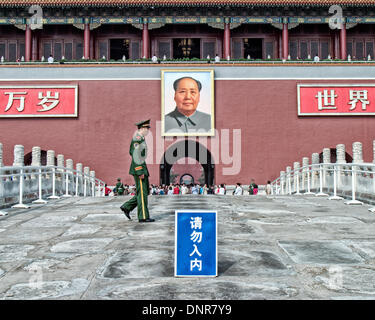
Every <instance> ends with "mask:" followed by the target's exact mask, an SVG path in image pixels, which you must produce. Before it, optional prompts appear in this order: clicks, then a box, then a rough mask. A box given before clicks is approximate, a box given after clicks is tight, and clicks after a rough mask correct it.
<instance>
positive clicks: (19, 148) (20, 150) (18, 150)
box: [13, 144, 25, 167]
mask: <svg viewBox="0 0 375 320" xmlns="http://www.w3.org/2000/svg"><path fill="white" fill-rule="evenodd" d="M24 158H25V148H24V146H23V145H20V144H17V145H15V146H14V161H13V166H14V167H22V166H24V164H25V162H24Z"/></svg>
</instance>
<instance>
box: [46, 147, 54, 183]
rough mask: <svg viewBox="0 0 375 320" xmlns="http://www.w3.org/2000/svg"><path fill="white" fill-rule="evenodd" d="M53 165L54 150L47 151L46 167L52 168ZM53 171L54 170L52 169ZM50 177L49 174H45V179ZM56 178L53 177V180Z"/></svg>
mask: <svg viewBox="0 0 375 320" xmlns="http://www.w3.org/2000/svg"><path fill="white" fill-rule="evenodd" d="M54 165H55V151H54V150H47V166H54ZM53 171H55V169H53ZM50 177H51V174H47V175H46V178H47V179H49V178H50ZM55 178H56V176H55V175H54V178H53V179H55Z"/></svg>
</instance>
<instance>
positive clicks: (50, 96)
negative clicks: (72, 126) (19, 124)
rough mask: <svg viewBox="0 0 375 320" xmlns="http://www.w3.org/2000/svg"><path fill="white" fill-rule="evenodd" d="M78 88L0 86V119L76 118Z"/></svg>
mask: <svg viewBox="0 0 375 320" xmlns="http://www.w3.org/2000/svg"><path fill="white" fill-rule="evenodd" d="M77 116H78V86H77V85H67V86H62V85H52V86H51V85H49V86H43V85H41V86H0V117H1V118H19V117H77Z"/></svg>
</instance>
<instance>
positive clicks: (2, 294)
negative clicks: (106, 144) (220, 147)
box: [0, 194, 375, 300]
mask: <svg viewBox="0 0 375 320" xmlns="http://www.w3.org/2000/svg"><path fill="white" fill-rule="evenodd" d="M127 199H128V196H123V197H121V196H118V197H86V198H84V197H70V198H61V199H56V200H51V201H49V202H48V203H47V204H31V205H30V208H29V209H19V208H9V209H7V213H8V215H7V216H3V217H0V299H5V300H8V299H82V300H87V299H129V300H131V299H141V300H143V299H145V300H148V299H161V300H163V299H190V300H198V299H223V300H224V299H225V300H231V299H239V300H242V299H285V300H290V299H374V298H375V283H374V281H373V280H374V278H375V215H374V214H373V213H371V212H369V211H368V209H369V205H367V204H363V205H362V206H347V205H345V204H344V202H343V201H339V202H337V201H329V200H327V198H322V197H315V196H311V195H301V196H298V197H297V196H292V195H270V196H266V195H263V194H260V195H257V196H248V195H243V196H229V195H227V196H219V195H207V196H202V195H183V196H150V197H149V200H150V201H149V202H150V214H151V217H152V218H155V220H156V221H155V222H154V223H149V224H140V223H138V222H137V220H136V218H135V213H134V212H133V213H132V216H133V220H130V221H129V220H128V219H126V217H125V216H124V215H123V214H122V213H121V211H120V210H119V207H120V205H121V204H122V203H123V202H124V201H125V200H127ZM175 209H216V210H217V211H218V266H219V270H218V271H219V272H218V277H216V278H175V277H174V210H175Z"/></svg>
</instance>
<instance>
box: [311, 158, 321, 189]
mask: <svg viewBox="0 0 375 320" xmlns="http://www.w3.org/2000/svg"><path fill="white" fill-rule="evenodd" d="M311 164H312V165H313V166H312V171H311V187H312V188H317V186H318V179H319V153H317V152H314V153H313V154H312V155H311Z"/></svg>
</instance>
